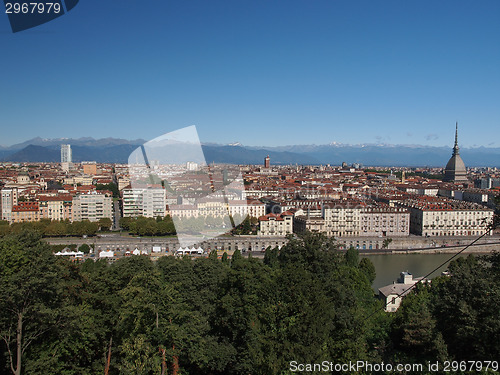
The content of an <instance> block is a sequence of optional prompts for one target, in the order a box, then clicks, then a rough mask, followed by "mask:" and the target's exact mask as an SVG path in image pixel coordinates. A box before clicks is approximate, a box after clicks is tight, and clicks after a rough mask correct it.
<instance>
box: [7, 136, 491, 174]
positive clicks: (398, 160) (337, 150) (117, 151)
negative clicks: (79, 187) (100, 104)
mask: <svg viewBox="0 0 500 375" xmlns="http://www.w3.org/2000/svg"><path fill="white" fill-rule="evenodd" d="M31 141H32V142H34V143H36V144H26V143H27V142H31ZM31 141H27V142H23V143H20V144H18V145H15V146H10V147H3V148H0V160H3V161H16V162H59V161H60V145H61V144H63V143H69V144H71V148H72V150H73V161H75V162H81V161H97V162H100V163H104V162H107V163H127V161H128V157H129V155H130V153H131V152H132V151H133V150H135V149H136V148H137V147H138V146H140V145H141V144H143V143H144V141H143V140H140V139H138V140H135V141H127V140H123V139H114V138H105V139H98V140H95V139H93V138H79V139H55V140H50V139H42V138H34V139H32V140H31ZM21 146H22V147H21ZM17 147H21V148H17ZM202 147H203V151H204V154H205V159H206V161H207V163H211V162H215V163H229V164H263V161H264V158H265V157H266V156H267V155H269V157H270V158H271V164H332V165H340V164H341V163H342V162H346V163H348V164H352V163H360V164H363V165H365V166H415V167H416V166H429V167H442V166H444V165H446V163H447V161H448V159H449V158H450V157H451V152H452V150H451V147H450V148H448V147H428V146H418V145H342V144H331V145H291V146H279V147H245V146H242V145H241V144H239V143H234V144H233V145H219V144H213V143H210V144H204V145H202ZM460 154H461V156H462V158H463V160H464V162H465V165H467V166H470V167H472V166H484V167H500V148H485V147H479V148H463V149H461V150H460Z"/></svg>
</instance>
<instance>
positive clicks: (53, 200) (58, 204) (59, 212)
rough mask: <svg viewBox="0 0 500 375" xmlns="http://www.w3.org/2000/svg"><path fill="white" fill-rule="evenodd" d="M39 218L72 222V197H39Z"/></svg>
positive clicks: (67, 195) (62, 195)
mask: <svg viewBox="0 0 500 375" xmlns="http://www.w3.org/2000/svg"><path fill="white" fill-rule="evenodd" d="M38 203H39V205H40V214H41V218H44V219H51V220H70V221H73V196H72V195H70V194H57V195H47V196H39V197H38Z"/></svg>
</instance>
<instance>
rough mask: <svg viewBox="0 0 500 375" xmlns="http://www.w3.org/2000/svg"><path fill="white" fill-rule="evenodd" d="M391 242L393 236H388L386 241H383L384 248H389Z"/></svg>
mask: <svg viewBox="0 0 500 375" xmlns="http://www.w3.org/2000/svg"><path fill="white" fill-rule="evenodd" d="M391 242H392V238H386V239H385V240H384V242H382V249H388V248H389V245H390V244H391Z"/></svg>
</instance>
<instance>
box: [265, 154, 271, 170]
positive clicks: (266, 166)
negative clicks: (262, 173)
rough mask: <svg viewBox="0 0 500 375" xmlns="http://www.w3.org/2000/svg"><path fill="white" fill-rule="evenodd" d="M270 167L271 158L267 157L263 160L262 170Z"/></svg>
mask: <svg viewBox="0 0 500 375" xmlns="http://www.w3.org/2000/svg"><path fill="white" fill-rule="evenodd" d="M269 167H271V158H270V157H269V155H267V156H266V158H265V159H264V168H269Z"/></svg>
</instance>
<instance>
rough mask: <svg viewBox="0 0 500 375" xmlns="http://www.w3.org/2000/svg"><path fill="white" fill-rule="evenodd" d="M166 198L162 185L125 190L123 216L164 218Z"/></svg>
mask: <svg viewBox="0 0 500 375" xmlns="http://www.w3.org/2000/svg"><path fill="white" fill-rule="evenodd" d="M166 198H167V195H166V191H165V189H164V188H163V187H162V186H161V185H155V186H148V187H138V188H127V189H123V216H124V217H137V216H144V217H158V216H160V217H164V216H165V215H166V206H167V204H166Z"/></svg>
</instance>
